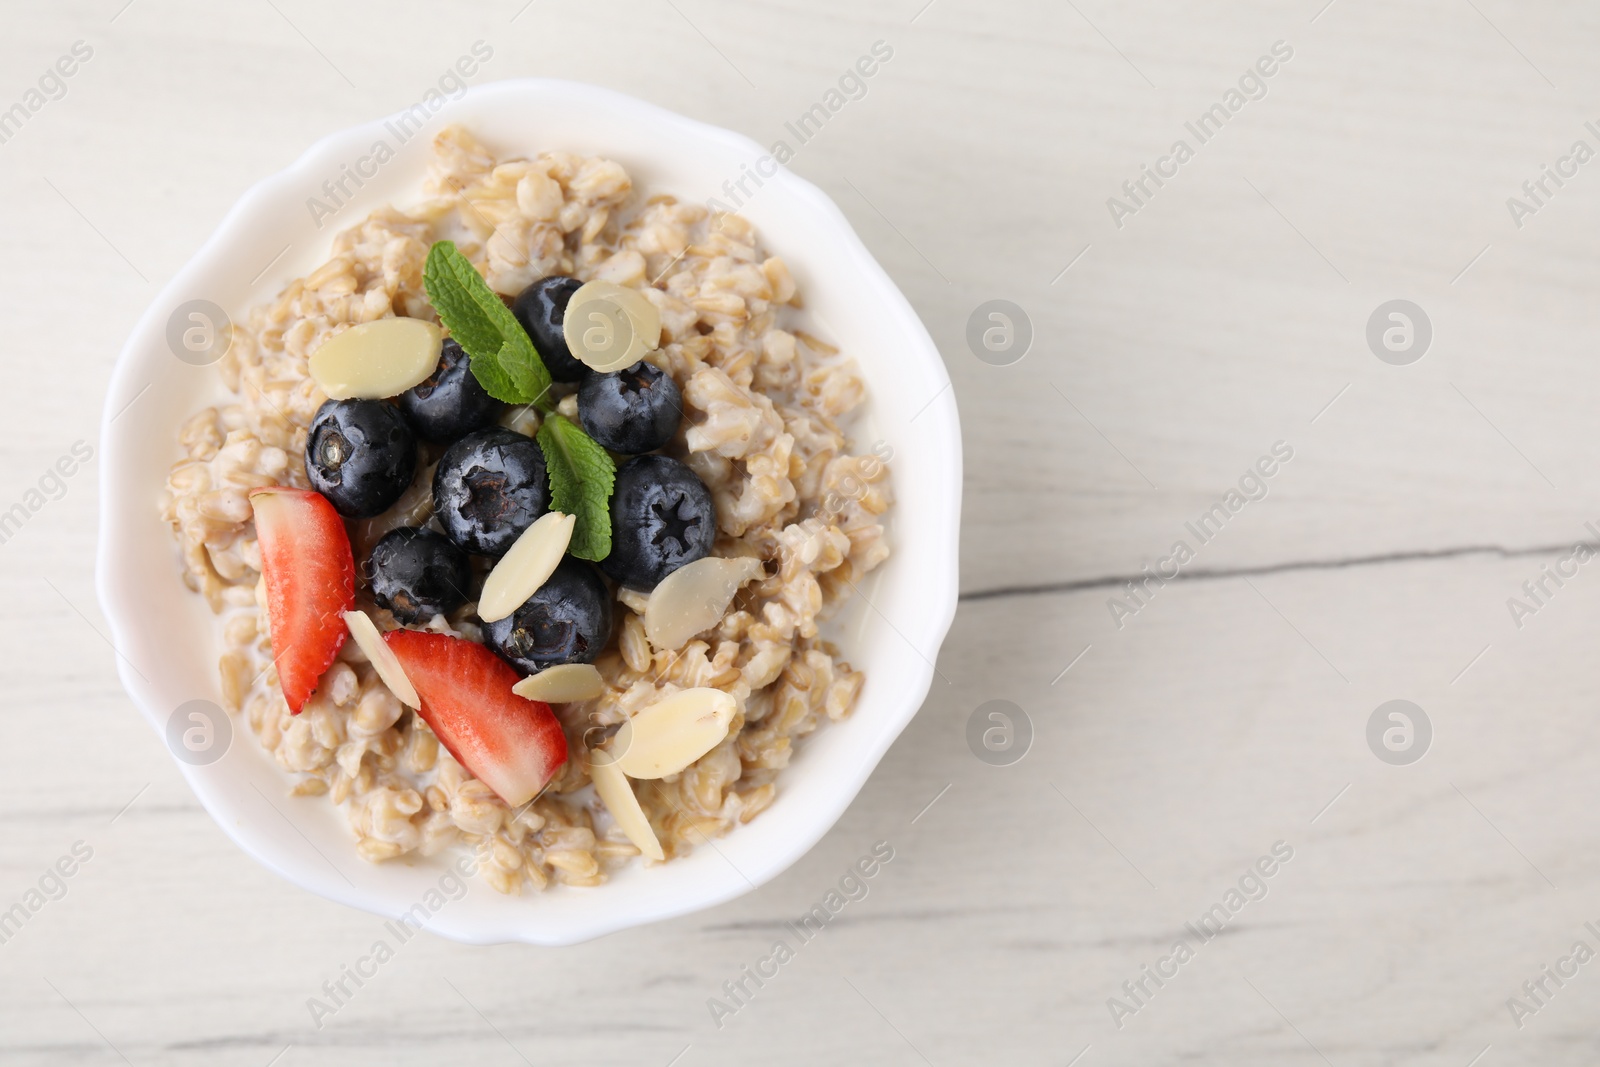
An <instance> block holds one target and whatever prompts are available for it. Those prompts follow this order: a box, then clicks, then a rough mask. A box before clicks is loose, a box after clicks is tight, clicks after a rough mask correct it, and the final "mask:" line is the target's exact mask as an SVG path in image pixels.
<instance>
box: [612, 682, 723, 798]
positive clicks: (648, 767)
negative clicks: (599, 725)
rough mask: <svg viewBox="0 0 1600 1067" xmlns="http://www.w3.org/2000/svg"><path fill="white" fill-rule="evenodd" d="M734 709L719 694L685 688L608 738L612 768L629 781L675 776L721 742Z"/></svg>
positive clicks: (642, 713)
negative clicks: (614, 757) (615, 762)
mask: <svg viewBox="0 0 1600 1067" xmlns="http://www.w3.org/2000/svg"><path fill="white" fill-rule="evenodd" d="M735 707H736V705H735V704H734V700H733V697H732V695H730V694H728V693H724V692H723V691H722V690H720V689H685V690H684V691H683V692H681V693H675V694H673V695H672V696H670V697H667V699H665V700H662V701H658V702H656V703H654V704H651V705H650V706H649V707H648V708H645V709H644V710H643V711H641V712H639V714H637V715H635V716H634V717H633V718H631V719H629V720H628V721H627V722H625V723H623V724H622V729H620V730H618V731H617V736H616V737H614V738H612V739H611V751H612V752H613V753H615V754H616V757H617V766H619V767H621V768H622V771H623V773H624V774H626V775H627V776H628V777H629V778H665V777H666V776H667V775H669V774H677V773H678V772H679V771H681V770H683V769H684V768H685V767H687V766H689V764H691V763H693V762H694V761H695V760H697V759H699V758H700V757H701V756H704V755H705V754H706V753H707V752H710V751H711V750H712V749H714V748H716V747H717V746H718V745H719V744H721V743H722V740H723V738H725V737H727V736H728V725H729V724H730V723H732V722H733V713H734V710H735Z"/></svg>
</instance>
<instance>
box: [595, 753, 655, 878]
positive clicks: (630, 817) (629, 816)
mask: <svg viewBox="0 0 1600 1067" xmlns="http://www.w3.org/2000/svg"><path fill="white" fill-rule="evenodd" d="M589 780H590V781H592V782H594V791H595V792H596V793H598V794H600V799H601V801H603V802H604V803H605V806H606V810H607V811H609V812H610V813H611V817H612V818H613V819H615V820H617V828H618V829H620V830H621V831H622V832H623V833H624V834H626V835H627V836H628V840H629V841H632V842H633V843H634V845H635V846H636V847H637V848H638V849H639V851H640V852H643V853H644V854H645V855H646V856H649V857H650V858H651V859H653V860H657V861H660V860H664V859H666V858H667V857H666V853H664V852H662V851H661V842H660V841H658V840H657V839H656V832H655V830H653V829H651V827H650V820H649V819H647V818H645V814H644V809H643V808H641V807H640V806H639V798H638V797H636V796H634V795H633V786H632V785H630V784H629V782H628V777H627V775H625V774H623V773H622V770H621V769H620V768H619V767H618V766H617V760H616V757H614V756H612V755H611V753H609V752H607V751H605V750H604V749H596V750H595V751H593V752H590V753H589Z"/></svg>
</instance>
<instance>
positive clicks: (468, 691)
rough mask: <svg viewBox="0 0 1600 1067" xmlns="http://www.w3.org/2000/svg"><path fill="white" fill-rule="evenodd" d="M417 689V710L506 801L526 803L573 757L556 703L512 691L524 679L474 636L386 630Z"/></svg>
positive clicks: (465, 764)
mask: <svg viewBox="0 0 1600 1067" xmlns="http://www.w3.org/2000/svg"><path fill="white" fill-rule="evenodd" d="M383 639H384V641H385V642H386V643H387V644H388V646H389V649H390V650H391V651H392V652H394V654H395V658H396V659H398V660H399V661H400V666H401V667H403V668H405V672H406V677H407V678H410V679H411V684H412V685H413V686H414V687H415V688H416V690H417V696H418V697H420V698H421V700H422V707H421V708H419V709H417V710H418V714H420V715H421V716H422V719H423V721H424V722H426V723H427V724H428V725H429V726H430V727H432V728H433V732H434V733H436V734H438V735H439V740H440V741H442V742H444V747H445V748H447V749H449V750H450V754H451V755H452V756H454V757H455V758H456V762H458V763H460V764H461V765H462V766H463V767H465V768H466V769H467V770H469V771H471V772H472V773H473V775H474V776H475V777H476V778H477V779H478V780H479V781H480V782H482V783H483V784H484V785H487V786H488V787H489V788H490V789H493V790H494V791H495V793H496V795H498V796H499V797H500V799H501V800H503V801H505V802H506V803H507V804H509V805H511V806H512V807H513V808H516V807H521V806H522V805H523V804H526V803H527V802H528V801H530V800H532V799H533V798H534V797H536V796H538V795H539V791H540V790H541V789H543V788H544V787H545V786H546V785H547V784H548V783H549V781H550V779H552V778H554V777H555V775H556V771H558V770H560V769H561V765H562V764H563V763H565V762H567V737H566V735H565V734H563V733H562V732H561V723H559V722H557V721H556V717H555V714H554V713H553V712H552V711H551V710H550V705H549V704H546V703H545V702H544V701H542V700H528V699H526V698H524V697H519V696H517V694H515V693H513V692H512V691H511V687H512V686H514V685H516V684H517V683H518V682H519V681H521V680H522V676H521V675H520V674H518V673H517V672H516V671H515V670H513V669H512V668H511V667H509V666H507V665H506V663H505V662H504V661H503V660H501V659H500V657H499V656H496V655H495V654H494V653H493V652H490V651H489V650H488V649H487V648H484V647H483V646H482V645H480V644H477V643H476V642H474V641H467V640H465V639H463V638H460V637H451V636H450V635H449V634H436V633H426V632H423V631H420V630H391V631H390V632H388V633H386V634H384V635H383Z"/></svg>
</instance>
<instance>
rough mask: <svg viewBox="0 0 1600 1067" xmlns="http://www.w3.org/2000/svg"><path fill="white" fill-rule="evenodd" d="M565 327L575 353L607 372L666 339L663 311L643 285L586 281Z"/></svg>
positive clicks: (570, 303)
mask: <svg viewBox="0 0 1600 1067" xmlns="http://www.w3.org/2000/svg"><path fill="white" fill-rule="evenodd" d="M561 332H562V335H563V337H564V338H565V339H566V342H567V348H568V349H569V350H570V351H571V352H572V354H573V356H574V357H575V358H577V359H578V360H580V361H582V362H583V363H584V364H586V365H588V366H589V367H590V368H591V369H593V370H597V371H600V372H601V373H606V372H608V371H616V370H621V369H622V368H624V367H631V366H633V364H635V363H637V362H639V360H640V359H642V358H643V357H644V354H645V353H646V352H649V351H651V350H653V349H654V348H655V347H656V346H657V345H658V344H660V343H661V312H660V311H659V310H658V309H657V308H656V306H655V305H654V304H652V303H651V302H650V301H649V299H648V298H647V297H646V296H645V295H644V294H643V293H641V292H639V291H638V290H637V289H629V288H627V287H626V286H622V285H618V284H616V283H615V282H606V281H599V280H596V281H592V282H584V283H583V285H582V286H580V287H579V288H578V291H577V292H575V293H573V294H572V299H571V300H569V301H567V309H566V312H565V317H564V318H563V319H562V325H561Z"/></svg>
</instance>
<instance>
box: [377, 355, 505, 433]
mask: <svg viewBox="0 0 1600 1067" xmlns="http://www.w3.org/2000/svg"><path fill="white" fill-rule="evenodd" d="M501 406H502V405H501V403H500V401H498V400H496V399H495V398H494V397H492V396H490V395H489V394H488V393H487V392H486V391H485V390H484V388H483V386H482V385H479V384H478V379H477V378H476V377H474V376H473V373H472V357H471V356H469V355H467V353H466V351H465V350H464V349H462V347H461V346H460V345H458V344H456V342H455V340H454V339H453V338H451V339H447V340H446V341H445V343H444V347H443V348H442V349H440V352H439V365H438V366H437V367H435V368H434V371H433V373H432V374H430V375H428V377H427V378H426V379H424V380H423V381H422V382H420V383H419V384H417V385H414V386H412V387H411V388H410V389H407V390H406V391H405V392H403V393H401V394H400V410H401V411H403V412H405V416H406V421H408V422H410V423H411V427H412V429H414V430H416V431H417V434H418V436H420V437H424V438H426V439H427V440H429V441H438V442H447V441H454V440H455V439H456V438H458V437H460V436H461V435H462V434H468V433H471V432H472V431H473V430H481V429H483V428H484V427H485V426H488V425H490V424H491V423H493V422H494V421H495V419H497V418H499V417H500V409H501Z"/></svg>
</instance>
